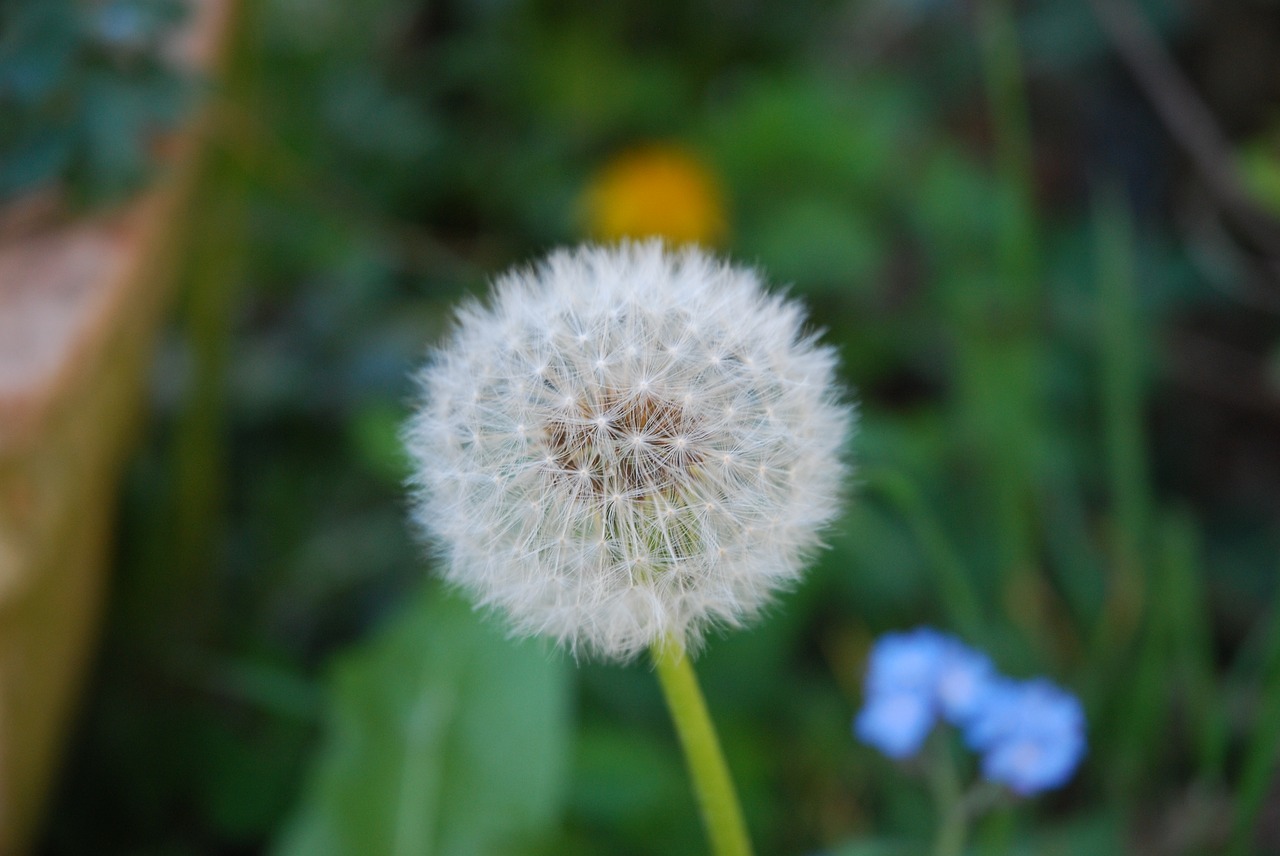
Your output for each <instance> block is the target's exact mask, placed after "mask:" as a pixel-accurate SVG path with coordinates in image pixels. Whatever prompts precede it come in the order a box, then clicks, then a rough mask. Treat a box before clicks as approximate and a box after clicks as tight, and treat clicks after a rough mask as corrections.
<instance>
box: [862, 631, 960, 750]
mask: <svg viewBox="0 0 1280 856" xmlns="http://www.w3.org/2000/svg"><path fill="white" fill-rule="evenodd" d="M953 641H954V640H952V639H951V638H950V637H948V636H945V635H943V634H941V633H939V632H937V631H936V630H930V629H929V628H927V627H922V628H919V629H917V630H912V631H910V632H907V633H888V634H885V635H884V636H882V637H880V639H878V640H877V641H876V643H875V645H874V646H872V648H871V654H870V657H869V659H868V663H867V677H866V681H865V684H864V688H865V696H866V698H865V704H864V706H863V709H862V710H861V711H860V712H859V713H858V716H857V718H856V719H855V720H854V724H853V731H854V734H855V735H857V737H858V739H860V740H862V741H863V742H864V743H868V744H870V745H871V746H874V747H876V748H877V749H879V750H880V751H881V752H883V753H884V754H886V755H888V756H889V757H890V758H898V759H901V758H909V757H911V756H912V755H914V754H916V753H917V752H919V751H920V747H921V746H922V745H923V744H924V741H925V738H926V737H928V736H929V732H930V731H932V730H933V726H934V723H935V722H937V718H938V693H937V686H938V677H939V669H940V668H941V667H942V665H943V662H944V658H945V655H946V652H947V650H948V646H950V645H951V644H953ZM957 644H958V643H957Z"/></svg>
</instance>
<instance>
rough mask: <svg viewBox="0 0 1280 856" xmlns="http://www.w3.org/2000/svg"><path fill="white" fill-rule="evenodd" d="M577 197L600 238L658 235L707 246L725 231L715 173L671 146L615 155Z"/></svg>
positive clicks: (594, 232) (616, 238) (679, 148)
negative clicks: (581, 196)
mask: <svg viewBox="0 0 1280 856" xmlns="http://www.w3.org/2000/svg"><path fill="white" fill-rule="evenodd" d="M582 201H583V213H584V214H585V219H586V221H587V226H588V228H589V230H590V232H591V233H592V234H593V235H595V236H596V237H598V238H601V239H603V240H609V241H616V240H619V239H622V238H648V237H663V238H666V239H667V240H670V241H673V242H675V243H678V244H679V243H699V244H706V245H710V244H715V243H718V242H719V241H720V240H721V239H722V238H723V237H724V234H725V232H726V231H727V229H726V225H725V203H724V198H723V194H722V193H721V191H720V188H719V186H718V184H717V182H716V179H715V176H714V175H713V174H712V172H711V170H710V169H708V167H707V166H706V164H705V163H704V162H703V161H702V160H701V159H699V158H698V157H697V156H695V155H693V154H692V153H690V152H688V151H686V150H685V149H683V148H681V147H679V146H675V145H671V144H659V145H648V146H644V147H640V148H635V149H631V150H629V151H625V152H623V153H621V154H619V155H618V156H617V157H615V158H613V159H612V160H611V161H609V162H608V163H607V164H605V166H604V168H603V169H601V170H600V171H599V172H598V173H597V174H596V175H595V177H594V178H592V180H591V183H590V185H589V186H588V187H587V190H586V192H585V193H584V194H583V200H582Z"/></svg>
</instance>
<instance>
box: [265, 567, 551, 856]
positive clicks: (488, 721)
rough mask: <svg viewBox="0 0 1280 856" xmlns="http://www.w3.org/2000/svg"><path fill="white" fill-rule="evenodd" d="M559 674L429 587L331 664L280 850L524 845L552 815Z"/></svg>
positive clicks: (455, 850)
mask: <svg viewBox="0 0 1280 856" xmlns="http://www.w3.org/2000/svg"><path fill="white" fill-rule="evenodd" d="M569 693H570V685H569V681H568V673H567V670H566V668H565V665H564V663H563V662H561V661H560V660H557V659H552V658H550V657H549V656H548V655H547V653H546V652H545V651H544V650H542V649H541V648H540V647H539V646H537V645H536V644H529V643H526V644H515V643H513V642H511V641H509V640H506V639H504V638H503V637H502V634H501V632H500V631H499V630H498V629H496V628H495V627H493V626H491V625H489V624H487V623H486V622H484V621H483V619H482V618H481V617H480V616H478V615H476V614H475V613H473V612H471V611H470V610H469V609H468V608H467V606H466V605H465V604H463V603H461V602H459V601H458V600H457V599H455V598H453V597H451V596H446V595H443V594H441V593H440V592H439V591H438V590H436V589H435V588H434V587H432V588H430V589H429V590H428V592H427V593H426V595H425V596H424V597H423V598H421V599H419V600H418V601H417V602H415V603H414V604H413V605H412V606H411V607H410V608H409V609H408V610H407V612H406V613H405V614H403V615H401V616H400V617H399V618H398V619H397V620H395V621H394V622H393V623H392V625H391V626H390V627H388V628H387V629H386V630H385V631H383V632H382V633H380V634H378V636H376V637H375V638H374V639H372V640H370V641H369V642H366V643H364V644H362V645H360V646H359V647H358V648H356V649H354V650H352V651H350V652H349V653H347V654H346V655H345V656H343V657H342V659H341V660H340V661H339V662H338V663H337V665H336V667H335V669H334V672H333V676H332V680H331V685H330V695H331V700H330V707H331V709H330V718H329V725H328V729H327V734H326V736H325V739H324V742H323V745H322V746H321V748H320V750H319V754H318V758H317V762H316V766H315V769H314V772H313V775H312V777H311V779H310V781H309V783H308V786H307V788H306V790H305V793H304V798H303V801H302V805H301V806H300V808H299V810H298V812H297V814H296V816H295V818H294V821H293V823H292V824H290V825H289V826H288V827H287V828H286V831H285V834H284V837H283V840H282V841H281V842H279V846H278V847H277V849H276V852H277V853H278V854H281V856H326V854H334V856H339V854H346V853H360V854H364V856H381V854H387V856H431V854H442V856H486V854H504V856H506V854H511V853H518V852H522V851H528V849H529V848H530V847H532V846H533V845H534V844H536V839H537V837H538V836H539V835H540V834H542V833H545V832H546V831H547V830H548V828H549V827H550V826H551V825H552V824H554V823H555V821H556V820H557V818H558V816H559V813H560V809H561V805H562V802H563V796H564V790H565V788H564V785H565V769H566V764H567V755H568V743H569Z"/></svg>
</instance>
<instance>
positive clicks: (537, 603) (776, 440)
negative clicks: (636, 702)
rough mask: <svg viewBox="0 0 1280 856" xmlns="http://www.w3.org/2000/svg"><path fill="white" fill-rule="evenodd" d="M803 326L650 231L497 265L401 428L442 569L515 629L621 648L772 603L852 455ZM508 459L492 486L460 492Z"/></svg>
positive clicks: (826, 356) (689, 642) (822, 358)
mask: <svg viewBox="0 0 1280 856" xmlns="http://www.w3.org/2000/svg"><path fill="white" fill-rule="evenodd" d="M692 319H697V322H696V323H694V321H693V320H692ZM803 324H804V316H803V312H802V310H801V308H800V307H799V306H798V305H797V304H796V303H795V302H793V301H789V300H786V299H784V298H781V297H779V296H776V295H771V294H769V293H768V292H766V291H765V290H764V288H763V285H762V283H761V281H760V278H759V277H758V275H757V274H756V273H755V272H753V271H751V270H746V269H741V268H734V267H731V266H728V265H726V264H724V263H722V262H719V261H717V260H715V259H713V258H712V257H710V256H708V255H707V254H705V253H703V252H700V251H697V250H694V249H686V250H684V251H682V252H680V253H671V252H669V251H667V250H666V249H665V248H664V247H663V245H662V244H661V243H658V242H648V243H642V244H624V245H622V246H620V247H617V248H612V249H610V248H600V247H586V248H581V249H578V250H573V251H561V252H557V253H554V254H553V255H551V256H550V257H549V258H547V259H546V260H545V261H544V262H542V263H541V264H540V265H539V266H537V267H535V268H533V269H529V270H517V271H513V272H510V273H508V274H506V275H505V276H503V277H501V278H499V280H498V281H497V283H496V284H495V286H494V291H493V295H492V297H491V298H490V300H489V301H488V302H487V303H484V304H482V303H478V302H476V303H471V304H469V305H467V306H465V307H464V308H463V309H462V310H461V311H460V312H459V315H458V323H457V325H456V328H455V330H454V332H453V335H452V338H451V339H450V340H449V342H448V343H446V344H445V346H444V347H443V348H441V349H440V350H439V351H438V352H436V354H435V355H434V357H433V358H432V360H431V361H430V362H429V364H428V365H427V367H426V368H425V369H424V370H423V371H422V373H421V376H420V381H421V385H422V389H423V397H424V403H423V405H422V408H421V410H420V411H419V412H418V413H417V414H416V415H415V417H414V418H413V419H412V421H411V422H410V424H409V426H408V427H407V430H406V442H407V445H408V447H409V451H410V453H411V455H412V457H413V459H414V461H415V462H416V468H415V475H414V478H413V486H414V488H415V494H416V496H415V498H416V506H415V512H414V515H415V519H416V522H417V523H418V525H419V526H420V527H421V529H422V530H423V531H424V532H425V533H426V535H427V536H428V537H429V538H430V539H431V540H432V541H433V542H434V543H435V544H436V545H437V547H438V549H439V552H440V558H441V563H440V566H441V572H442V574H443V575H444V577H445V579H446V580H448V581H449V582H450V583H452V584H454V585H456V586H458V587H460V588H462V589H464V590H466V591H468V592H469V593H470V594H471V595H472V596H473V598H474V599H475V600H476V601H477V602H478V603H480V604H482V605H486V606H492V607H496V608H498V609H500V610H502V611H504V612H505V613H506V614H507V615H508V616H509V617H510V621H511V625H512V628H513V630H514V631H516V632H518V633H528V634H543V635H547V636H550V637H552V638H554V639H556V640H558V641H560V642H561V643H563V644H564V645H566V646H567V647H569V648H570V649H573V650H575V651H578V650H584V651H589V652H592V653H597V654H600V655H602V656H604V657H608V658H615V659H626V658H629V657H631V656H633V655H634V654H636V653H637V652H639V651H640V650H642V649H644V648H645V647H647V646H649V645H651V644H653V643H655V642H660V641H661V640H664V639H673V640H675V641H676V642H679V643H680V644H682V645H683V646H684V647H686V648H694V647H696V646H697V645H698V644H699V642H700V641H701V639H702V638H703V636H704V635H705V633H706V632H707V630H708V629H710V628H711V627H714V626H718V625H728V626H735V625H739V624H741V623H742V622H744V621H745V620H747V619H749V618H750V617H751V616H753V615H755V614H756V613H758V612H759V611H760V609H761V608H762V607H763V606H764V605H765V604H766V603H767V602H768V601H769V599H770V598H771V597H772V596H773V594H774V592H775V591H777V590H778V589H779V588H780V587H785V586H786V585H788V584H790V583H793V582H794V581H795V580H797V579H798V578H799V576H800V573H801V571H802V569H803V567H804V564H805V562H806V560H807V559H808V558H809V557H810V556H811V554H812V553H813V551H814V550H815V549H816V548H817V547H818V546H819V543H820V541H819V536H820V530H821V528H822V527H823V526H824V525H826V524H828V523H829V522H830V521H831V520H832V518H834V517H835V515H836V513H837V510H838V499H839V495H840V492H841V486H842V483H843V481H844V476H845V473H846V469H847V468H846V466H845V464H844V463H843V461H842V453H843V449H844V445H845V443H846V441H847V439H848V437H849V434H850V432H851V429H852V425H853V412H852V409H851V408H850V407H849V406H848V405H846V404H844V403H843V402H842V401H841V400H840V395H839V392H838V390H837V388H836V385H835V379H834V375H835V354H834V352H833V351H832V350H831V349H830V348H827V347H824V346H822V345H819V344H818V343H817V341H816V339H815V337H814V336H813V335H812V334H809V333H806V332H805V331H804V329H803ZM674 341H678V342H681V343H682V345H681V347H679V348H674V347H663V346H662V343H664V342H674ZM547 343H551V345H550V346H548V344H547ZM611 355H625V356H624V357H620V358H617V359H613V358H611ZM721 355H724V357H725V358H723V359H721ZM730 355H732V357H730ZM529 366H536V367H537V369H538V370H537V372H536V374H537V376H538V377H539V378H540V380H539V381H538V382H536V383H534V384H533V385H532V386H531V387H530V386H526V385H525V384H524V383H523V379H524V378H527V377H528V372H529V368H528V367H529ZM468 400H472V401H474V402H476V404H475V406H469V407H462V406H459V404H458V402H462V401H468ZM513 425H515V426H521V428H522V430H521V431H513V430H512V429H511V427H510V426H513ZM473 434H475V435H479V434H484V435H485V436H487V437H491V439H490V440H489V441H487V442H485V443H483V444H478V443H471V444H468V443H465V442H459V439H461V438H468V437H470V436H472V435H473ZM755 471H760V472H775V471H791V472H793V473H797V474H798V475H796V476H795V477H794V478H790V479H745V478H743V477H742V473H744V472H755ZM494 472H501V473H504V474H509V476H508V477H507V478H505V479H504V480H503V482H502V483H501V485H500V486H498V487H497V488H496V491H488V492H487V493H485V494H484V495H480V494H479V493H477V492H476V491H474V490H471V489H470V488H469V487H468V486H469V485H470V484H471V483H473V482H474V480H475V479H476V478H477V477H480V476H485V475H488V474H491V473H494ZM709 509H715V510H716V511H717V512H718V513H715V514H708V513H706V511H707V510H709ZM562 541H563V543H561V542H562ZM600 545H604V546H603V548H602V547H601V546H600ZM553 546H554V549H552V547H553ZM513 552H515V553H519V554H520V555H521V556H522V557H524V558H522V559H521V561H520V562H518V563H517V562H513V561H512V560H511V558H510V557H511V555H512V553H513Z"/></svg>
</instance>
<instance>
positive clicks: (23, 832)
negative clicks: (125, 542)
mask: <svg viewBox="0 0 1280 856" xmlns="http://www.w3.org/2000/svg"><path fill="white" fill-rule="evenodd" d="M192 7H193V10H194V14H193V15H192V18H191V20H190V21H189V25H188V28H187V30H186V32H184V33H183V34H182V36H181V38H180V39H179V41H178V43H177V44H176V45H175V47H176V49H177V50H178V52H179V54H180V55H181V57H182V59H183V61H184V62H189V63H190V64H191V65H192V66H194V67H196V68H198V69H201V70H202V73H205V74H209V73H214V72H216V70H217V66H218V64H219V63H218V61H217V60H218V59H219V57H220V55H221V54H223V53H224V48H225V46H226V45H227V43H228V41H229V31H230V24H231V14H230V13H231V3H230V2H226V1H225V0H193V2H192ZM212 116H213V113H212V112H211V111H210V110H208V109H206V110H204V111H202V112H201V114H200V115H198V116H197V117H195V118H194V119H193V120H192V121H191V123H190V124H189V126H188V127H187V128H186V129H184V130H183V131H181V132H179V133H178V134H176V135H175V137H174V138H173V139H172V140H171V141H167V144H166V147H165V148H166V151H167V156H166V158H165V163H164V165H163V167H162V173H161V175H160V177H159V179H158V180H157V182H156V184H155V186H154V187H153V188H152V189H151V190H150V191H148V192H147V193H145V194H144V195H143V196H142V197H141V198H139V199H136V200H134V201H133V202H131V203H129V204H127V205H126V206H124V207H123V208H121V209H119V210H116V211H113V212H111V213H108V214H104V215H99V216H95V217H93V218H91V219H85V220H77V221H74V222H70V223H51V222H50V220H51V218H50V217H48V216H44V217H34V218H32V217H26V218H20V217H18V216H15V212H16V209H12V210H10V211H9V212H8V217H7V218H6V219H5V220H4V221H0V856H10V854H18V853H23V852H25V851H26V849H27V848H28V847H29V846H30V844H31V836H32V835H33V834H34V832H35V829H36V827H37V825H38V824H39V822H40V819H41V809H42V806H43V803H44V800H45V798H46V796H47V794H48V791H49V788H50V785H51V782H52V780H53V776H54V773H55V770H56V768H57V764H58V761H59V754H60V748H61V745H62V742H63V741H64V739H65V737H66V732H67V727H68V725H69V722H70V720H71V718H72V715H73V712H74V706H75V701H76V697H77V692H78V689H79V687H80V684H81V681H82V678H83V676H84V672H85V668H86V666H87V665H88V664H89V662H90V661H91V657H92V651H93V645H94V641H95V638H96V633H97V626H98V621H99V617H100V613H101V610H102V606H103V602H104V594H105V589H106V585H107V565H108V559H109V556H110V550H111V538H112V529H113V522H114V517H115V512H116V502H117V492H118V486H119V480H120V475H121V471H122V469H123V467H124V463H125V460H126V457H127V454H128V451H129V446H130V443H131V441H132V439H133V437H134V435H135V433H136V429H137V427H138V424H139V421H140V419H141V416H142V413H141V405H142V392H143V387H144V379H145V377H146V374H147V364H148V359H149V356H150V353H151V346H152V344H153V342H154V340H155V336H156V331H157V329H158V327H159V325H160V322H161V319H162V316H163V311H164V307H165V305H166V303H167V298H168V296H169V292H170V291H171V287H172V284H173V280H174V273H175V271H176V268H177V264H178V261H179V257H180V254H181V248H182V247H183V245H184V238H185V236H184V235H183V234H182V231H183V230H182V224H183V222H184V221H185V220H186V217H185V216H184V212H185V209H186V207H187V206H188V205H189V204H190V197H191V195H192V191H193V189H194V187H195V186H196V183H197V182H196V179H197V174H198V171H199V164H200V159H201V148H202V144H203V143H204V141H205V139H206V138H207V137H208V136H209V131H210V129H211V127H212V126H213V119H212ZM41 205H42V203H41V201H40V200H29V201H28V203H27V207H28V208H32V207H41ZM20 219H26V220H35V221H43V222H28V223H26V224H25V225H24V224H22V223H19V222H18V221H19V220H20Z"/></svg>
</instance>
